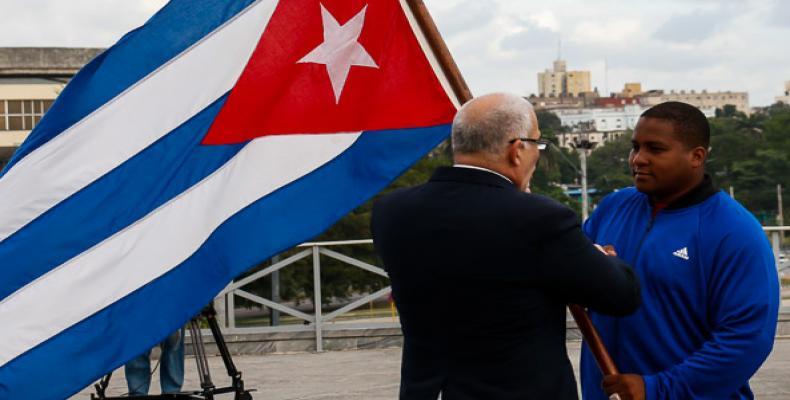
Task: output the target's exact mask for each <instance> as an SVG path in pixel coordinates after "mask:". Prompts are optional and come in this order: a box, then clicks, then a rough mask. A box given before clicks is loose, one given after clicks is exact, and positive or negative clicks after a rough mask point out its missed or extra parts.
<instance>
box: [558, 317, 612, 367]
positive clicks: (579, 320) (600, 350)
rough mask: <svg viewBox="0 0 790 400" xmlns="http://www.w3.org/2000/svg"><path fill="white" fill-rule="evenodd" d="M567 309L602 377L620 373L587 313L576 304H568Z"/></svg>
mask: <svg viewBox="0 0 790 400" xmlns="http://www.w3.org/2000/svg"><path fill="white" fill-rule="evenodd" d="M568 309H569V310H571V315H573V319H574V320H576V325H577V326H578V327H579V330H580V331H581V333H582V336H584V341H585V343H587V346H588V347H589V348H590V351H591V352H592V354H593V356H594V357H595V362H596V363H598V369H600V370H601V373H602V374H603V376H607V375H616V374H619V373H620V372H619V371H618V370H617V366H616V365H615V364H614V360H613V359H612V356H610V355H609V351H608V350H606V346H605V345H604V344H603V340H601V336H600V335H599V334H598V330H597V329H595V326H594V325H593V324H592V320H590V316H589V315H588V314H587V311H585V310H584V308H582V306H580V305H578V304H569V305H568Z"/></svg>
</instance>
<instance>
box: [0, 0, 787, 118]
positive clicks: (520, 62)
mask: <svg viewBox="0 0 790 400" xmlns="http://www.w3.org/2000/svg"><path fill="white" fill-rule="evenodd" d="M165 3H166V1H165V0H72V1H69V2H62V1H60V2H58V1H54V0H36V1H33V2H30V1H22V0H10V1H9V2H8V4H5V5H4V11H5V12H4V13H3V14H2V16H0V47H24V46H53V47H107V46H110V45H112V44H113V43H115V42H116V41H117V40H118V39H120V37H121V36H122V35H123V34H124V33H126V32H127V31H129V30H131V29H134V28H135V27H137V26H139V25H141V24H142V23H144V22H145V21H146V20H147V19H148V18H149V17H150V16H151V15H152V14H153V13H154V12H156V10H158V9H159V8H161V7H162V6H163V5H164V4H165ZM425 3H426V4H427V6H428V8H429V10H430V11H431V13H432V15H433V17H434V19H435V20H436V23H437V25H438V27H439V29H440V31H441V32H442V34H443V36H444V38H445V40H446V41H447V43H448V46H449V48H450V50H451V52H452V53H453V56H454V57H455V59H456V61H457V63H458V65H459V67H460V69H461V71H462V73H463V74H464V77H465V78H466V80H467V82H468V84H469V86H470V88H471V89H472V91H473V92H474V93H476V94H482V93H486V92H491V91H503V90H504V91H513V92H516V93H519V94H522V95H525V96H526V95H529V94H532V93H535V94H537V92H538V88H537V83H536V76H537V74H538V73H539V72H542V71H544V70H545V69H547V68H551V65H552V62H553V61H554V60H555V59H557V58H558V41H560V40H561V41H562V50H561V53H562V55H561V57H562V59H564V60H566V61H567V65H568V69H572V70H589V71H590V72H591V75H592V76H591V78H592V86H593V87H597V88H598V90H599V92H600V93H601V95H606V94H607V93H610V92H619V91H621V90H622V88H623V84H624V83H626V82H641V83H642V87H643V89H645V90H650V89H664V90H667V91H669V90H673V89H674V90H697V91H701V90H703V89H707V90H708V91H718V90H722V91H724V90H731V91H747V92H749V95H750V103H751V105H752V106H765V105H769V104H771V103H773V101H774V98H775V97H776V96H779V95H781V94H782V92H783V90H784V82H785V81H787V80H790V52H786V51H781V49H782V48H784V46H786V43H787V41H788V39H790V2H786V1H781V0H773V1H759V0H744V1H732V0H722V1H713V0H702V1H696V2H684V1H679V0H666V1H661V2H648V1H634V2H629V3H626V4H623V3H622V2H617V1H615V0H602V1H598V2H596V3H595V4H594V5H591V4H589V2H582V1H578V0H560V1H556V2H552V3H550V4H548V3H546V2H537V1H531V0H530V1H513V0H425ZM605 65H606V66H607V67H606V68H605ZM605 71H608V73H606V72H605ZM607 89H608V91H607Z"/></svg>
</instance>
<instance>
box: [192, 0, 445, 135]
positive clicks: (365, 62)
mask: <svg viewBox="0 0 790 400" xmlns="http://www.w3.org/2000/svg"><path fill="white" fill-rule="evenodd" d="M360 24H361V25H360ZM360 29H361V31H360ZM325 36H329V37H325ZM355 36H358V37H356V43H355V42H354V40H355ZM322 46H323V47H322ZM360 49H362V50H360ZM368 56H369V57H368ZM325 63H326V64H325ZM327 64H329V65H327ZM344 64H345V65H344ZM349 64H351V65H350V69H349V68H348V65H349ZM330 71H331V72H330ZM344 71H347V75H345V76H344ZM331 75H334V76H333V77H330V76H331ZM333 79H334V82H333ZM333 85H334V86H333ZM338 89H339V90H338ZM455 112H456V108H455V106H454V105H453V103H452V101H451V100H450V98H449V97H448V94H447V92H445V90H444V89H443V87H442V85H441V84H440V83H439V80H438V78H437V77H436V74H435V72H434V70H433V68H432V67H431V65H430V63H429V61H428V59H427V57H426V55H425V54H424V53H423V50H422V47H421V46H420V44H419V42H418V40H417V38H416V36H415V34H414V32H412V30H411V26H410V24H409V21H408V20H407V18H406V15H405V14H404V10H403V9H402V8H401V4H400V2H399V1H398V0H375V1H369V0H368V1H364V0H321V1H319V0H285V1H280V3H279V4H278V5H277V8H276V9H275V11H274V14H273V15H272V18H271V20H270V21H269V24H268V26H267V27H266V29H265V31H264V33H263V36H262V37H261V40H260V42H259V43H258V46H257V48H256V49H255V51H254V52H253V55H252V57H251V58H250V61H249V63H248V64H247V66H246V68H245V70H244V72H242V74H241V77H240V78H239V80H238V82H237V83H236V86H235V87H234V88H233V89H232V90H231V92H230V95H229V97H228V99H227V101H226V103H225V105H224V106H223V108H222V110H221V111H220V113H219V115H218V116H217V118H216V119H215V121H214V123H213V125H212V126H211V129H209V132H208V133H207V135H206V137H205V138H204V140H203V143H204V144H231V143H240V142H245V141H248V140H251V139H254V138H257V137H261V136H266V135H284V134H324V133H338V132H358V131H366V130H381V129H403V128H414V127H427V126H434V125H440V124H445V123H449V122H451V121H452V118H453V116H454V115H455Z"/></svg>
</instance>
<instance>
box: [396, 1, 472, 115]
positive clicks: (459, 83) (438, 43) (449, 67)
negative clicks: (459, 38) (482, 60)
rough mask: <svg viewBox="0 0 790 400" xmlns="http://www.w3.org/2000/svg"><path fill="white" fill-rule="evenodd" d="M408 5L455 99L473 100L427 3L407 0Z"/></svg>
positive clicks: (462, 102)
mask: <svg viewBox="0 0 790 400" xmlns="http://www.w3.org/2000/svg"><path fill="white" fill-rule="evenodd" d="M406 3H407V4H408V5H409V9H411V13H412V15H414V18H415V19H416V20H417V24H418V25H419V26H420V30H422V33H423V34H424V35H425V38H426V40H427V41H428V45H429V46H431V50H433V54H434V55H436V59H437V60H438V61H439V65H440V66H441V68H442V72H444V76H446V77H447V80H448V81H449V82H450V86H451V87H452V89H453V92H454V93H455V97H456V98H457V99H458V101H459V102H460V103H461V104H464V103H466V102H467V101H469V100H472V92H471V91H470V90H469V87H468V86H466V81H464V77H463V76H462V75H461V71H460V70H459V69H458V65H456V64H455V60H453V56H452V55H451V54H450V50H448V49H447V44H445V43H444V39H442V35H441V34H440V33H439V29H438V28H436V24H435V23H434V22H433V18H431V14H429V13H428V8H427V7H425V3H423V2H422V0H406Z"/></svg>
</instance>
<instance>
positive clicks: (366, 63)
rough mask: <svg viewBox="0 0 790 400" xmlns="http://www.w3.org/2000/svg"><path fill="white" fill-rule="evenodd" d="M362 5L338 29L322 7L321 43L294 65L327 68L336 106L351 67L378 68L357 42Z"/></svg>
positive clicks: (362, 20) (361, 25)
mask: <svg viewBox="0 0 790 400" xmlns="http://www.w3.org/2000/svg"><path fill="white" fill-rule="evenodd" d="M367 8H368V6H365V7H364V8H363V9H362V11H360V12H359V13H357V15H355V16H354V18H351V20H349V21H348V22H346V24H345V25H343V26H341V25H340V23H338V22H337V20H336V19H335V17H334V16H333V15H332V14H330V13H329V11H327V9H326V7H324V5H323V4H321V19H322V20H323V24H324V42H323V43H321V44H320V45H318V47H316V48H315V49H313V50H312V51H311V52H310V53H308V54H307V55H306V56H304V57H303V58H302V59H301V60H299V61H298V62H297V63H315V64H324V65H326V71H327V72H328V73H329V80H330V81H331V82H332V90H333V91H334V92H335V103H340V95H341V94H342V93H343V88H344V87H345V86H346V81H347V80H348V73H349V71H350V70H351V66H352V65H357V66H360V67H370V68H378V67H379V66H378V65H376V62H375V61H373V57H371V56H370V54H368V52H367V50H365V48H364V47H362V44H360V43H359V35H360V34H361V33H362V27H363V26H364V25H365V11H366V10H367Z"/></svg>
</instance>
